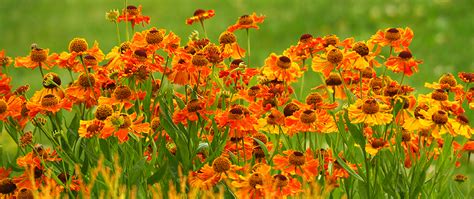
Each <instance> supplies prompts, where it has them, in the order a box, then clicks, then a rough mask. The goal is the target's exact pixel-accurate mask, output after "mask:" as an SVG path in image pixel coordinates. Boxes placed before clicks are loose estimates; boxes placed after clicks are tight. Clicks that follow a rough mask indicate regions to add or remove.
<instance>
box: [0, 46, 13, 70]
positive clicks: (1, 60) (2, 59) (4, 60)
mask: <svg viewBox="0 0 474 199" xmlns="http://www.w3.org/2000/svg"><path fill="white" fill-rule="evenodd" d="M12 62H13V60H12V58H11V57H8V56H5V50H0V66H9V65H10V64H11V63H12Z"/></svg>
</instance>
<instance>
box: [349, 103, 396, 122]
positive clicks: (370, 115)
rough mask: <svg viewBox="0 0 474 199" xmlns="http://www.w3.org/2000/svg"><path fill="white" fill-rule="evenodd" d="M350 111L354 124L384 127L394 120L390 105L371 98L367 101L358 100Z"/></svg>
mask: <svg viewBox="0 0 474 199" xmlns="http://www.w3.org/2000/svg"><path fill="white" fill-rule="evenodd" d="M348 111H349V119H350V121H351V122H352V123H354V124H358V123H364V124H367V125H368V126H374V125H384V124H388V123H390V122H391V121H392V118H393V115H392V113H390V112H389V111H390V109H389V106H388V105H385V104H383V103H381V102H379V100H377V99H375V98H371V97H370V98H367V99H365V100H362V99H358V100H357V101H356V102H355V103H354V104H352V105H351V106H350V107H349V108H348Z"/></svg>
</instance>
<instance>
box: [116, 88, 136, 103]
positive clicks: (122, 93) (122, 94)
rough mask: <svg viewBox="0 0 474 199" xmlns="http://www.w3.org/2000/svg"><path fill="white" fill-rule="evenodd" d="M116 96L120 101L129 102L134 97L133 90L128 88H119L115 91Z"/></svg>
mask: <svg viewBox="0 0 474 199" xmlns="http://www.w3.org/2000/svg"><path fill="white" fill-rule="evenodd" d="M114 96H115V98H116V99H118V100H127V99H128V98H130V97H131V96H132V90H130V88H129V87H128V86H125V85H122V86H118V87H117V88H115V90H114Z"/></svg>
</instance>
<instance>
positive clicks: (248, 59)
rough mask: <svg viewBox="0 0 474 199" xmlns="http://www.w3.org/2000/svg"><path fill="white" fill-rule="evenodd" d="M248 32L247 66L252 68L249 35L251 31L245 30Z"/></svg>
mask: <svg viewBox="0 0 474 199" xmlns="http://www.w3.org/2000/svg"><path fill="white" fill-rule="evenodd" d="M245 30H246V32H247V55H248V57H247V66H248V67H249V68H250V34H249V29H248V28H247V29H245Z"/></svg>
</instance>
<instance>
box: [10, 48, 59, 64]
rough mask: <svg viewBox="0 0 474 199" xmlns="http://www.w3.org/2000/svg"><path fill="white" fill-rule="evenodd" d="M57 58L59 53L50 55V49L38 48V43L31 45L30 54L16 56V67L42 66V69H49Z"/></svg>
mask: <svg viewBox="0 0 474 199" xmlns="http://www.w3.org/2000/svg"><path fill="white" fill-rule="evenodd" d="M57 59H58V54H56V53H53V54H51V55H49V49H42V48H38V47H37V46H36V44H33V45H32V46H31V52H30V55H28V56H26V57H17V58H15V67H25V68H30V69H35V68H36V67H41V69H45V70H49V69H51V67H53V66H54V65H55V64H56V60H57Z"/></svg>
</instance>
